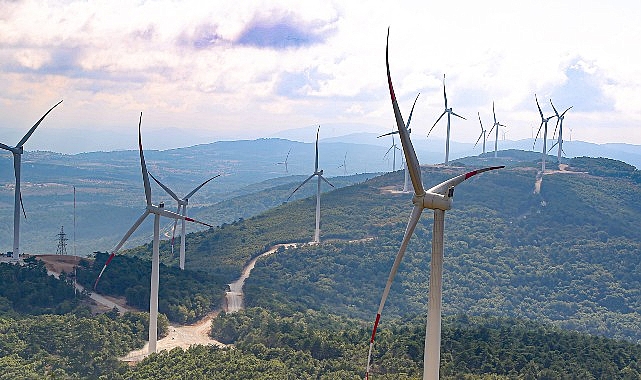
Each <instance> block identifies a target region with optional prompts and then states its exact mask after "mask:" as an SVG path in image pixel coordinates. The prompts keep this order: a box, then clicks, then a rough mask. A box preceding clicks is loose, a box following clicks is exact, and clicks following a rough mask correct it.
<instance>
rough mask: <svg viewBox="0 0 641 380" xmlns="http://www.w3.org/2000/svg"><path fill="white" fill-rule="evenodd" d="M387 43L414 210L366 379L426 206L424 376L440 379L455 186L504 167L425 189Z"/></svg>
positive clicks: (389, 283)
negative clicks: (447, 236) (429, 220)
mask: <svg viewBox="0 0 641 380" xmlns="http://www.w3.org/2000/svg"><path fill="white" fill-rule="evenodd" d="M387 38H388V45H389V29H388V34H387ZM388 45H386V48H385V64H386V67H387V82H388V85H389V92H390V97H391V99H392V107H393V109H394V117H395V119H396V125H397V127H398V131H399V135H400V138H401V144H402V145H403V152H404V154H405V161H406V162H407V163H408V167H409V170H410V177H411V178H412V185H413V187H414V197H413V199H412V203H413V204H414V209H413V210H412V214H411V216H410V219H409V222H408V223H407V228H406V229H405V235H404V236H403V241H402V242H401V246H400V248H399V250H398V254H397V255H396V259H395V260H394V264H393V265H392V269H391V271H390V274H389V277H388V279H387V283H386V285H385V290H384V291H383V296H382V298H381V302H380V305H379V307H378V312H377V314H376V321H375V322H374V328H373V330H372V336H371V338H370V346H369V354H368V357H367V370H366V371H367V372H366V379H369V371H370V364H371V363H370V361H371V356H372V349H373V347H374V338H375V337H376V330H377V328H378V324H379V322H380V318H381V313H382V311H383V306H384V305H385V301H386V299H387V296H388V294H389V291H390V288H391V286H392V281H393V280H394V276H395V275H396V272H397V271H398V267H399V265H400V263H401V260H402V259H403V255H404V254H405V249H406V248H407V244H408V243H409V240H410V237H411V236H412V234H413V233H414V229H415V228H416V224H417V223H418V221H419V219H420V216H421V213H422V211H423V209H426V208H427V209H432V210H434V226H433V237H432V262H431V266H430V284H429V300H428V305H427V306H428V311H427V328H426V334H425V353H424V358H423V360H424V368H423V379H424V380H425V379H429V380H438V378H439V362H440V346H441V299H442V297H441V293H442V284H441V281H442V273H443V228H444V223H445V211H446V210H449V209H450V208H451V207H452V197H453V196H454V187H455V186H457V185H458V184H460V183H461V182H463V181H465V180H466V179H468V178H470V177H472V176H474V175H476V174H479V173H482V172H485V171H488V170H494V169H499V168H502V167H503V166H493V167H487V168H483V169H479V170H474V171H471V172H468V173H465V174H462V175H459V176H456V177H454V178H451V179H449V180H447V181H445V182H442V183H440V184H438V185H436V186H434V187H432V188H430V189H429V190H427V191H425V189H424V188H423V182H422V180H421V167H420V165H419V162H418V159H417V157H416V152H415V151H414V147H413V146H412V142H411V140H410V136H409V133H408V131H407V129H406V128H405V125H404V123H403V116H402V115H401V111H400V109H399V108H398V103H397V101H396V95H395V94H394V88H393V86H392V79H391V76H390V71H389V59H388V57H389V49H388Z"/></svg>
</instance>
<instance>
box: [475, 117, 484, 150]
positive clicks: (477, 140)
mask: <svg viewBox="0 0 641 380" xmlns="http://www.w3.org/2000/svg"><path fill="white" fill-rule="evenodd" d="M477 114H478V115H479V124H481V134H480V135H479V138H478V139H476V142H475V143H474V147H476V144H478V143H479V141H481V138H483V154H485V133H486V132H487V131H486V130H485V129H483V122H482V121H481V113H480V112H477Z"/></svg>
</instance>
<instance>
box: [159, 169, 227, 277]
mask: <svg viewBox="0 0 641 380" xmlns="http://www.w3.org/2000/svg"><path fill="white" fill-rule="evenodd" d="M149 175H150V176H151V178H152V179H153V180H154V181H155V182H156V183H157V184H158V186H160V187H162V188H163V190H165V192H166V193H167V194H169V196H170V197H172V198H174V200H175V201H176V202H178V210H177V211H176V213H177V214H180V215H182V216H184V217H186V216H187V205H188V204H189V198H191V196H192V195H194V194H195V193H196V192H197V191H198V190H200V189H201V188H202V187H203V186H205V185H206V184H207V183H208V182H209V181H211V180H212V179H214V178H216V177H220V174H218V175H215V176H213V177H211V178H209V179H208V180H206V181H205V182H203V183H201V184H200V185H198V186H197V187H196V188H195V189H193V190H192V191H190V192H189V194H187V195H185V196H184V197H183V198H178V196H177V195H176V193H174V192H173V191H172V190H171V189H170V188H169V187H167V186H165V185H164V184H163V183H162V182H160V181H159V180H158V179H157V178H156V177H154V175H153V174H151V173H149ZM177 224H178V219H174V227H173V228H172V234H171V254H172V256H173V254H174V237H175V236H176V227H177ZM186 224H187V222H186V221H185V219H182V226H181V232H180V259H179V266H180V269H183V270H184V269H185V233H186Z"/></svg>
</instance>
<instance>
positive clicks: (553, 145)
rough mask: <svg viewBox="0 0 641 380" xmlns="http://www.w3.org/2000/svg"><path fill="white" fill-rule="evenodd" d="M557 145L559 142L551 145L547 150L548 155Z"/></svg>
mask: <svg viewBox="0 0 641 380" xmlns="http://www.w3.org/2000/svg"><path fill="white" fill-rule="evenodd" d="M557 145H559V142H558V141H557V142H555V143H554V144H552V146H551V147H550V149H548V153H550V151H551V150H552V149H553V148H554V147H555V146H557Z"/></svg>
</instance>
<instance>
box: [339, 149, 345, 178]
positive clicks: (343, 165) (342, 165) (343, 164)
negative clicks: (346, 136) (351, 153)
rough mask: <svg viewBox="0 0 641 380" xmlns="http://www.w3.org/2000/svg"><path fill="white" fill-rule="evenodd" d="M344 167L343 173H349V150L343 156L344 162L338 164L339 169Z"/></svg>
mask: <svg viewBox="0 0 641 380" xmlns="http://www.w3.org/2000/svg"><path fill="white" fill-rule="evenodd" d="M340 168H343V174H345V175H347V152H345V157H343V163H342V164H340V165H338V169H340Z"/></svg>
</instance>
